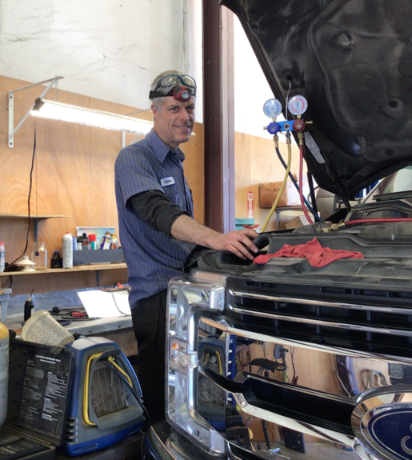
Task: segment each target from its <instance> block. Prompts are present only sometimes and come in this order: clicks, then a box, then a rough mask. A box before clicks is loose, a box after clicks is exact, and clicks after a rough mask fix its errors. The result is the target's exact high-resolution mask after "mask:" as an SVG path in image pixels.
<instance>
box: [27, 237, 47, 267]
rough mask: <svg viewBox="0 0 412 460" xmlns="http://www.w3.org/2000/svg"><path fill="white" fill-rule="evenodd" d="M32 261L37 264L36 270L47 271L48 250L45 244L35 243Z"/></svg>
mask: <svg viewBox="0 0 412 460" xmlns="http://www.w3.org/2000/svg"><path fill="white" fill-rule="evenodd" d="M31 260H32V262H34V263H35V264H36V267H35V268H36V270H45V269H46V268H47V263H48V259H47V249H46V246H45V244H44V243H38V242H36V243H34V245H33V250H32V252H31Z"/></svg>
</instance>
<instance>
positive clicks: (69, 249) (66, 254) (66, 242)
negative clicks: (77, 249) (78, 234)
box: [62, 232, 73, 268]
mask: <svg viewBox="0 0 412 460" xmlns="http://www.w3.org/2000/svg"><path fill="white" fill-rule="evenodd" d="M62 252H63V268H73V238H72V236H71V235H70V233H69V232H67V233H66V234H65V235H64V236H63V251H62Z"/></svg>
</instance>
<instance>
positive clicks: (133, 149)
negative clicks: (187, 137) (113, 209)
mask: <svg viewBox="0 0 412 460" xmlns="http://www.w3.org/2000/svg"><path fill="white" fill-rule="evenodd" d="M184 159H185V156H184V154H183V152H182V151H181V150H180V149H179V148H178V149H176V150H171V149H170V147H169V146H167V145H166V144H165V143H164V142H163V141H162V140H161V139H160V137H159V136H158V135H157V134H156V133H155V131H154V130H153V129H152V130H151V131H150V132H149V133H148V134H147V135H146V137H145V138H144V139H142V140H141V141H139V142H137V143H136V144H132V145H129V146H127V147H125V148H123V149H122V150H121V151H120V152H119V155H118V156H117V159H116V163H115V190H116V202H117V210H118V214H119V235H120V240H121V243H122V248H123V253H124V257H125V260H126V263H127V268H128V272H129V273H128V283H129V285H130V287H131V292H130V294H129V303H130V307H131V308H134V307H135V306H136V305H137V303H138V301H139V300H140V299H145V298H146V297H150V296H152V295H154V294H156V293H158V292H160V291H162V290H163V289H166V288H167V285H168V282H169V280H170V278H173V277H174V276H179V275H181V274H182V271H183V265H184V261H185V260H186V258H187V256H188V255H189V254H190V252H191V251H192V249H193V248H194V246H195V245H194V244H191V243H186V242H184V241H180V240H177V239H175V238H172V237H170V236H167V235H165V234H164V233H161V232H159V231H157V230H155V229H154V228H152V227H151V226H150V225H149V224H147V223H146V222H144V221H143V220H142V219H140V218H139V217H138V216H137V215H136V214H135V213H134V211H133V208H132V206H131V205H130V203H128V199H129V198H131V197H132V196H133V195H136V194H137V193H141V192H146V191H148V190H159V191H161V192H163V193H164V194H165V195H166V196H167V198H168V199H169V200H170V201H171V202H172V203H173V204H176V205H177V206H179V207H180V208H181V209H183V210H184V211H186V212H187V213H188V214H189V216H190V217H193V200H192V194H191V192H190V189H189V186H188V185H187V182H186V178H185V176H184V171H183V164H182V162H183V160H184Z"/></svg>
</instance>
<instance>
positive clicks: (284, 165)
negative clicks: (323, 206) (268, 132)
mask: <svg viewBox="0 0 412 460" xmlns="http://www.w3.org/2000/svg"><path fill="white" fill-rule="evenodd" d="M273 137H274V138H277V135H276V134H275V135H274V136H273ZM274 141H275V145H276V153H277V156H278V158H279V161H280V162H281V163H282V165H283V167H284V168H285V169H286V168H287V166H286V163H285V160H284V159H283V158H282V154H281V153H280V150H279V146H278V140H277V139H274ZM289 178H290V180H291V181H292V182H293V185H294V186H295V188H296V190H297V191H298V193H300V192H299V185H298V183H297V182H296V179H295V178H294V176H293V174H292V173H291V172H289ZM303 200H304V202H305V204H306V206H307V207H308V209H309V211H310V212H311V213H312V214H313V217H314V218H315V220H317V221H318V222H323V219H321V218H320V217H319V216H318V215H317V214H316V212H315V211H314V209H313V208H312V206H311V205H310V204H309V202H308V200H307V199H306V198H305V197H303Z"/></svg>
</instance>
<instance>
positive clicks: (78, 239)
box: [77, 236, 83, 251]
mask: <svg viewBox="0 0 412 460" xmlns="http://www.w3.org/2000/svg"><path fill="white" fill-rule="evenodd" d="M82 249H83V247H82V237H81V236H78V237H77V250H78V251H81V250H82Z"/></svg>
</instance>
